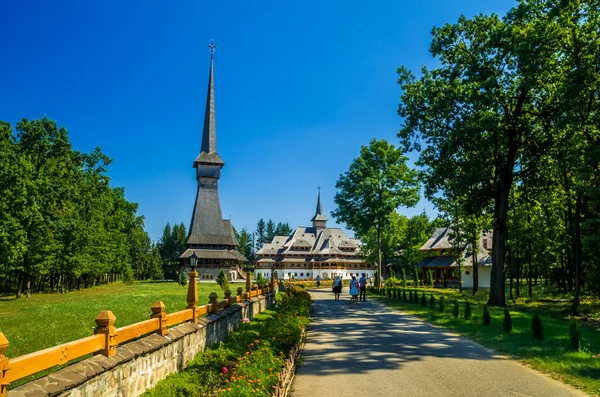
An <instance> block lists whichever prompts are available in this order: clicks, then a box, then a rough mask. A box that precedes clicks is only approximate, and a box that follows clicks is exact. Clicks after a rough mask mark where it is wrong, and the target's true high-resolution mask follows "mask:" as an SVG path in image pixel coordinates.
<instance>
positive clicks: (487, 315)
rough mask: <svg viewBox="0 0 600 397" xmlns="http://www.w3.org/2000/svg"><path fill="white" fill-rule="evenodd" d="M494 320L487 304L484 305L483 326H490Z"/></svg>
mask: <svg viewBox="0 0 600 397" xmlns="http://www.w3.org/2000/svg"><path fill="white" fill-rule="evenodd" d="M491 323H492V318H491V317H490V311H489V310H488V307H487V304H485V305H483V325H490V324H491Z"/></svg>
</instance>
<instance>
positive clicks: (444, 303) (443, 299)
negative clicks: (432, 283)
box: [440, 295, 446, 313]
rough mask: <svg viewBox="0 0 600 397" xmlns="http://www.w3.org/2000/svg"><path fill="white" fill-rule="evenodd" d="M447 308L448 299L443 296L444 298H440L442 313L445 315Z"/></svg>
mask: <svg viewBox="0 0 600 397" xmlns="http://www.w3.org/2000/svg"><path fill="white" fill-rule="evenodd" d="M445 308H446V299H445V298H444V296H443V295H442V297H441V298H440V313H443V312H444V309H445Z"/></svg>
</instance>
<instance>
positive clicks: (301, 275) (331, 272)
mask: <svg viewBox="0 0 600 397" xmlns="http://www.w3.org/2000/svg"><path fill="white" fill-rule="evenodd" d="M276 272H277V276H278V278H279V280H290V279H291V278H292V277H293V279H294V280H314V279H315V277H317V276H321V279H322V280H331V279H333V278H335V277H337V276H340V277H341V278H343V279H347V280H348V279H351V278H352V276H356V277H357V278H359V277H360V275H361V274H363V273H365V276H366V277H367V278H369V277H375V271H374V270H361V269H349V270H336V269H315V270H312V269H298V268H289V269H288V268H285V269H277V270H276ZM259 274H262V276H263V277H264V278H265V279H270V278H271V269H256V270H255V271H254V278H255V279H256V277H258V275H259Z"/></svg>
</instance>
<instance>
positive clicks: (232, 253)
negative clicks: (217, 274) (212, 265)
mask: <svg viewBox="0 0 600 397" xmlns="http://www.w3.org/2000/svg"><path fill="white" fill-rule="evenodd" d="M192 253H195V254H196V256H197V257H198V258H199V259H224V260H234V261H240V262H245V261H247V259H246V257H244V255H242V254H240V252H239V251H238V250H235V249H203V248H188V249H187V250H185V252H184V253H183V254H182V255H181V256H180V258H189V257H190V256H191V255H192Z"/></svg>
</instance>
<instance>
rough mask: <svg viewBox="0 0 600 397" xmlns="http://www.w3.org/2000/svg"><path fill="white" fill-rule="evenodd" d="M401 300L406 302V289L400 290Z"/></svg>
mask: <svg viewBox="0 0 600 397" xmlns="http://www.w3.org/2000/svg"><path fill="white" fill-rule="evenodd" d="M402 300H403V301H404V302H406V301H407V300H408V298H407V297H406V291H402Z"/></svg>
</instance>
